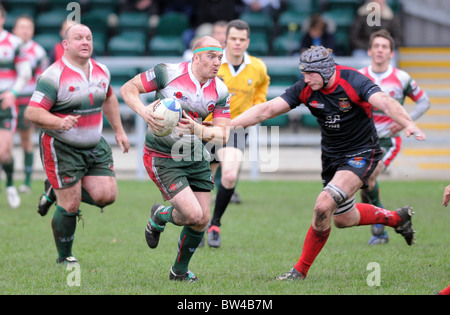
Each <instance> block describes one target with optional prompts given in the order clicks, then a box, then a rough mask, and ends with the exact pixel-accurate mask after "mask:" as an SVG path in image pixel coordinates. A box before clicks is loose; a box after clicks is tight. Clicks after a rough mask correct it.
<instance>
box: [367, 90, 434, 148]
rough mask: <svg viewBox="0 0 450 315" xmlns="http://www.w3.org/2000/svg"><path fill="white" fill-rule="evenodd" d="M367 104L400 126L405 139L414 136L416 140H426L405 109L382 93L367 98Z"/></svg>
mask: <svg viewBox="0 0 450 315" xmlns="http://www.w3.org/2000/svg"><path fill="white" fill-rule="evenodd" d="M369 103H370V104H372V105H373V106H375V107H376V108H378V109H379V110H381V111H383V112H385V113H386V115H388V116H389V117H390V118H392V119H393V120H394V121H395V122H396V123H397V124H399V125H400V126H402V127H403V128H404V129H405V133H406V136H407V137H409V136H411V135H414V136H415V137H416V139H417V140H426V136H425V133H423V131H422V130H420V128H419V127H417V125H416V123H415V122H414V121H413V120H412V119H411V116H409V114H408V112H407V111H406V110H405V108H404V107H403V106H402V105H401V104H400V103H399V102H397V101H396V100H395V99H393V98H392V97H389V96H388V95H387V94H385V93H383V92H378V93H374V94H373V95H371V96H370V97H369Z"/></svg>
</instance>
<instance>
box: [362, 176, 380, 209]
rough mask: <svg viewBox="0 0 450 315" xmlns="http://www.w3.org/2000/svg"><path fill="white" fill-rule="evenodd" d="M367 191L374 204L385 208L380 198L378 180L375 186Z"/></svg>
mask: <svg viewBox="0 0 450 315" xmlns="http://www.w3.org/2000/svg"><path fill="white" fill-rule="evenodd" d="M366 193H367V197H368V198H369V201H370V203H371V204H372V205H374V206H377V207H379V208H384V207H383V204H382V203H381V200H380V187H379V186H378V182H376V183H375V187H374V188H373V189H372V190H371V191H367V192H366Z"/></svg>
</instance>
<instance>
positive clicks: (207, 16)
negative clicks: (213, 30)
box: [195, 0, 241, 26]
mask: <svg viewBox="0 0 450 315" xmlns="http://www.w3.org/2000/svg"><path fill="white" fill-rule="evenodd" d="M240 3H241V1H240V0H196V8H197V9H196V22H195V25H196V26H198V25H201V24H203V23H215V22H217V21H220V20H224V21H231V20H234V19H235V18H237V15H238V10H237V9H236V8H237V6H238V5H239V4H240Z"/></svg>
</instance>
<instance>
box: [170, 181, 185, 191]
mask: <svg viewBox="0 0 450 315" xmlns="http://www.w3.org/2000/svg"><path fill="white" fill-rule="evenodd" d="M181 186H183V183H182V182H178V183H176V184H175V183H173V184H172V185H170V187H169V190H170V191H175V190H177V189H178V188H180V187H181Z"/></svg>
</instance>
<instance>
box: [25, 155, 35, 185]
mask: <svg viewBox="0 0 450 315" xmlns="http://www.w3.org/2000/svg"><path fill="white" fill-rule="evenodd" d="M24 157H25V158H24V170H25V181H24V184H25V185H26V186H28V187H30V185H31V174H32V173H33V159H34V154H33V152H25V151H24Z"/></svg>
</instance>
